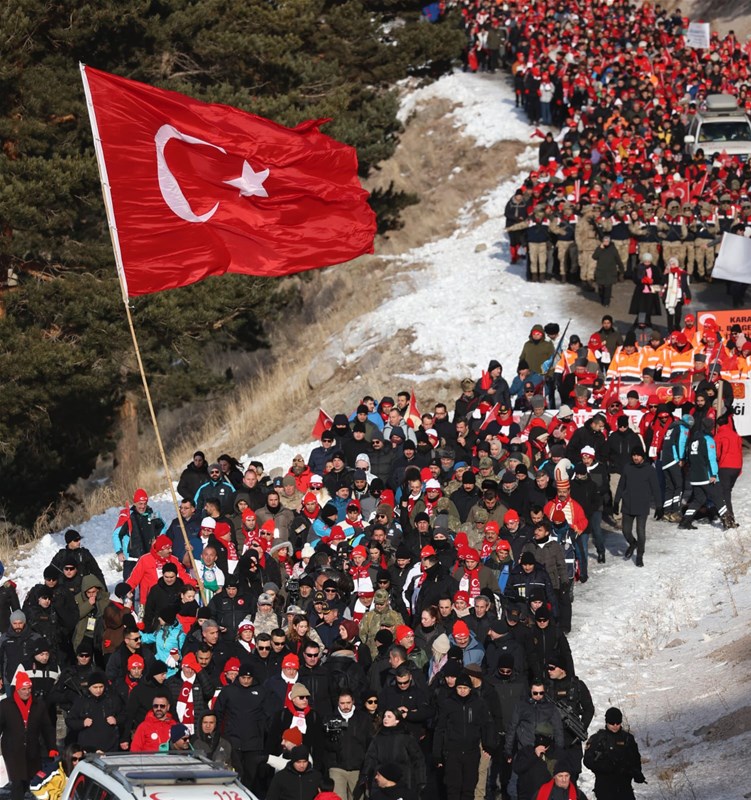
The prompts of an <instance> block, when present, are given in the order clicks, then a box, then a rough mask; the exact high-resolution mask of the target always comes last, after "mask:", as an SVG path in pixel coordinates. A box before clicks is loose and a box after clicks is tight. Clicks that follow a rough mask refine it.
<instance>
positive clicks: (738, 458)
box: [714, 421, 743, 469]
mask: <svg viewBox="0 0 751 800" xmlns="http://www.w3.org/2000/svg"><path fill="white" fill-rule="evenodd" d="M714 443H715V447H716V448H717V466H718V467H719V468H720V469H723V468H725V469H742V468H743V440H742V439H741V437H740V436H739V435H738V433H737V432H736V430H735V428H733V423H732V421H731V422H728V424H727V425H718V426H717V433H715V437H714Z"/></svg>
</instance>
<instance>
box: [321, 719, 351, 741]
mask: <svg viewBox="0 0 751 800" xmlns="http://www.w3.org/2000/svg"><path fill="white" fill-rule="evenodd" d="M348 727H349V723H348V722H347V720H346V719H329V720H326V722H324V723H323V729H324V730H325V731H326V733H327V734H328V737H329V738H330V739H331V740H332V741H337V740H338V739H339V737H340V736H341V735H342V731H345V730H347V728H348Z"/></svg>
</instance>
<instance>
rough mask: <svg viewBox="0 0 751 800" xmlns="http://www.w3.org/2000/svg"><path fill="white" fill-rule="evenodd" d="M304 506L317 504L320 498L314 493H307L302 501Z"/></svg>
mask: <svg viewBox="0 0 751 800" xmlns="http://www.w3.org/2000/svg"><path fill="white" fill-rule="evenodd" d="M302 502H303V505H305V504H306V503H317V502H318V498H317V497H316V496H315V495H314V494H313V492H306V494H305V497H303V499H302Z"/></svg>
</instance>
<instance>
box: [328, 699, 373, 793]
mask: <svg viewBox="0 0 751 800" xmlns="http://www.w3.org/2000/svg"><path fill="white" fill-rule="evenodd" d="M323 727H324V730H325V731H326V739H325V743H324V762H325V765H326V767H327V769H328V771H329V777H330V778H331V780H332V781H334V791H335V792H336V794H338V795H339V797H347V796H348V795H353V794H354V793H355V789H356V788H357V783H358V779H359V777H360V767H361V766H362V763H363V761H364V760H365V753H366V752H367V750H368V745H369V744H370V740H371V738H372V735H373V723H372V721H371V718H370V714H368V713H367V712H365V711H362V710H361V709H358V708H355V699H354V697H353V696H352V693H351V692H349V691H347V690H346V689H344V690H342V691H341V692H340V693H339V698H338V700H337V705H336V710H335V711H334V713H333V714H332V715H331V717H330V719H327V720H324V723H323Z"/></svg>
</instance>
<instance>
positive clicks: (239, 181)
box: [224, 161, 269, 197]
mask: <svg viewBox="0 0 751 800" xmlns="http://www.w3.org/2000/svg"><path fill="white" fill-rule="evenodd" d="M268 177H269V170H267V169H264V170H261V171H260V172H255V171H254V170H253V167H251V166H250V164H248V162H247V161H243V174H242V175H241V176H240V177H239V178H234V179H233V180H231V181H224V182H225V183H228V184H229V185H230V186H236V187H237V188H238V189H239V190H240V196H241V197H252V196H253V195H257V196H258V197H268V196H269V193H268V192H267V191H266V189H264V187H263V182H264V181H265V180H266V178H268Z"/></svg>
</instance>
